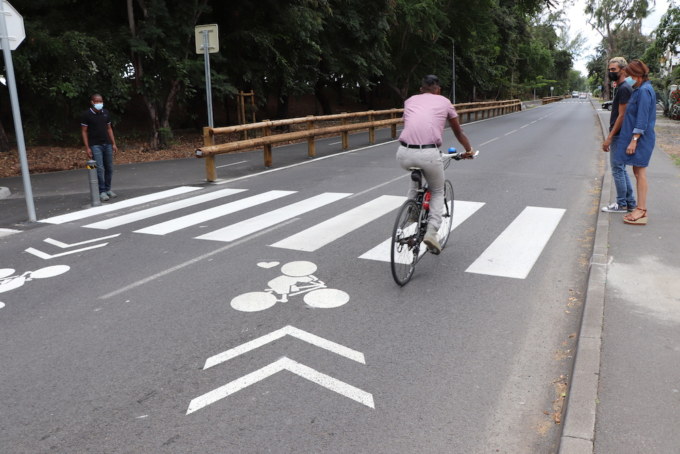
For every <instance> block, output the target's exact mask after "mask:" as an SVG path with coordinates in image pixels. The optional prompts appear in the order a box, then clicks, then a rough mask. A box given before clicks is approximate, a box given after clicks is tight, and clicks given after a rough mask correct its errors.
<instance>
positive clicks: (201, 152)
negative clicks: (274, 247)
mask: <svg viewBox="0 0 680 454" xmlns="http://www.w3.org/2000/svg"><path fill="white" fill-rule="evenodd" d="M454 107H455V108H456V111H457V112H458V115H459V118H460V121H461V123H468V122H470V121H477V120H480V119H485V118H491V117H495V116H498V115H504V114H507V113H511V112H516V111H519V110H521V108H522V105H521V102H520V100H519V99H512V100H508V101H489V102H478V103H465V104H455V105H454ZM403 112H404V109H389V110H375V111H374V110H370V111H367V112H355V113H344V114H336V115H324V116H307V117H301V118H289V119H285V120H274V121H269V120H265V121H261V122H259V123H251V124H247V125H239V126H226V127H218V128H210V127H205V128H203V146H202V147H200V148H198V149H197V150H196V152H195V155H196V157H197V158H204V159H205V173H206V180H208V181H215V180H216V179H217V169H216V166H215V156H216V155H218V154H223V153H234V152H239V151H246V150H253V149H258V148H262V149H263V151H264V165H265V166H266V167H271V165H272V145H274V144H280V143H290V142H297V141H302V140H305V139H306V140H307V155H308V156H309V157H314V156H316V143H315V139H316V138H317V137H322V136H323V137H328V136H337V135H340V136H342V148H343V149H344V150H346V149H348V148H349V133H350V132H351V131H360V130H366V129H367V130H368V140H369V143H371V144H374V143H375V130H376V128H386V127H389V128H391V137H392V138H393V139H396V137H397V125H399V124H400V123H402V122H403V119H402V118H401V114H402V113H403ZM473 118H474V120H473ZM324 124H326V125H327V124H330V126H326V125H324ZM291 126H297V127H301V128H303V129H301V130H298V131H292V132H284V133H278V134H277V133H275V132H276V130H277V129H281V128H290V127H291ZM246 131H256V135H258V136H259V137H256V138H253V139H241V140H236V141H232V142H226V143H222V144H216V143H215V137H216V136H223V135H227V134H233V133H244V132H246Z"/></svg>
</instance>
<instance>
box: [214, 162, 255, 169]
mask: <svg viewBox="0 0 680 454" xmlns="http://www.w3.org/2000/svg"><path fill="white" fill-rule="evenodd" d="M244 162H248V161H239V162H232V163H231V164H224V165H221V166H216V167H215V168H216V169H221V168H222V167H231V166H235V165H237V164H243V163H244Z"/></svg>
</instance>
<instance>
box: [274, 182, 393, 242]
mask: <svg viewBox="0 0 680 454" xmlns="http://www.w3.org/2000/svg"><path fill="white" fill-rule="evenodd" d="M404 200H406V197H403V196H393V195H383V196H380V197H378V198H377V199H374V200H371V201H370V202H367V203H364V204H363V205H360V206H358V207H356V208H354V209H351V210H349V211H346V212H344V213H342V214H340V215H338V216H335V217H334V218H331V219H329V220H327V221H324V222H322V223H320V224H317V225H315V226H314V227H310V228H309V229H307V230H304V231H302V232H300V233H298V234H295V235H293V236H290V237H288V238H286V239H284V240H281V241H279V242H277V243H274V244H272V246H273V247H278V248H283V249H294V250H296V251H307V252H312V251H316V250H317V249H319V248H321V247H323V246H325V245H327V244H329V243H331V242H333V241H335V240H337V239H338V238H340V237H342V236H344V235H346V234H348V233H350V232H351V231H353V230H356V229H358V228H359V227H362V226H364V225H366V224H368V223H369V222H371V221H373V220H375V219H378V218H379V217H381V216H383V215H385V214H387V213H389V212H390V211H392V210H394V209H396V208H397V207H399V206H401V204H402V203H404Z"/></svg>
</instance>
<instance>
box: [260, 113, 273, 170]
mask: <svg viewBox="0 0 680 454" xmlns="http://www.w3.org/2000/svg"><path fill="white" fill-rule="evenodd" d="M264 123H265V125H264V126H263V127H262V135H263V136H264V137H267V136H270V135H271V134H272V128H271V127H270V122H269V120H264ZM264 166H265V167H271V166H272V144H270V143H269V144H265V145H264Z"/></svg>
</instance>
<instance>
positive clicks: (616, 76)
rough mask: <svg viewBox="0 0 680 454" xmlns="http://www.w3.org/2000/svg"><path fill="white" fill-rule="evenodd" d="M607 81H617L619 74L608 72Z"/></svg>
mask: <svg viewBox="0 0 680 454" xmlns="http://www.w3.org/2000/svg"><path fill="white" fill-rule="evenodd" d="M609 80H611V81H612V82H615V81H617V80H619V73H617V72H616V73H613V72H611V71H610V72H609Z"/></svg>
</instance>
